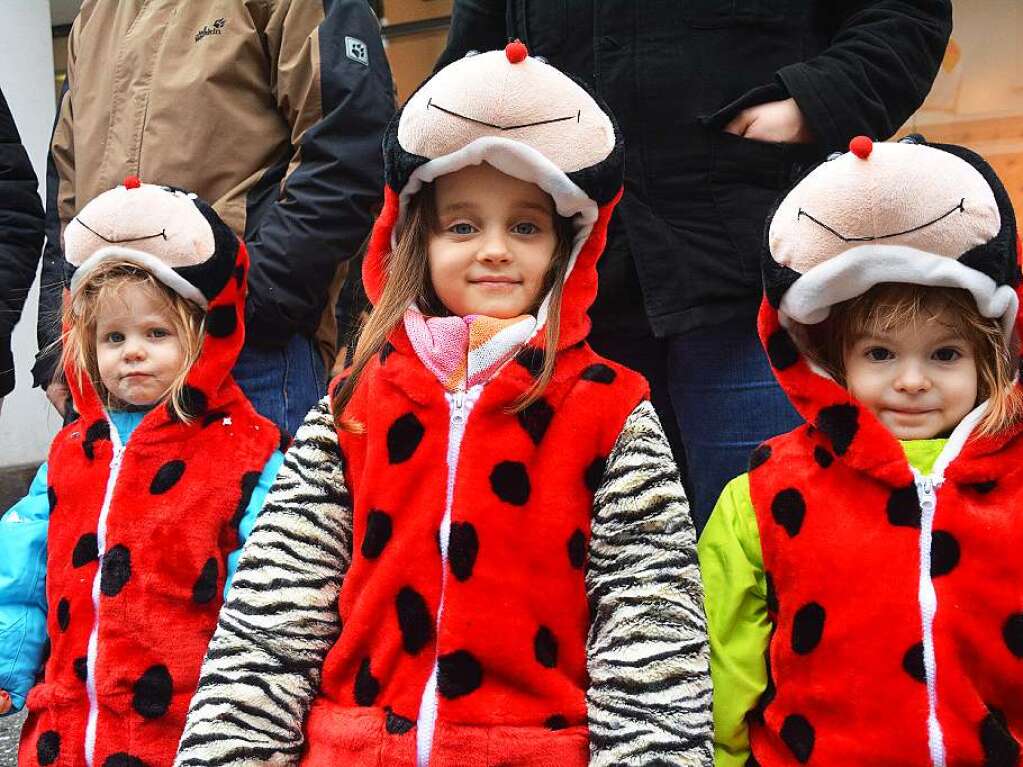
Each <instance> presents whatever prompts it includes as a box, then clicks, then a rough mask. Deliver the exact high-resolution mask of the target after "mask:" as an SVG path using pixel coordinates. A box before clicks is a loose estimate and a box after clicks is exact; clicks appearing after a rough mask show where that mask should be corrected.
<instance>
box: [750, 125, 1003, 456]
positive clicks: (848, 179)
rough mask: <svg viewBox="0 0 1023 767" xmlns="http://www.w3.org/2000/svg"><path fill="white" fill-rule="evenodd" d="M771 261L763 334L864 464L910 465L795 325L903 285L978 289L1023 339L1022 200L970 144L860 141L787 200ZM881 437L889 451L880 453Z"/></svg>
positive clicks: (779, 363)
mask: <svg viewBox="0 0 1023 767" xmlns="http://www.w3.org/2000/svg"><path fill="white" fill-rule="evenodd" d="M762 266H763V272H764V285H765V300H764V303H763V304H762V306H761V310H760V319H759V331H760V337H761V341H762V342H763V344H764V347H765V349H766V350H767V354H768V357H769V358H770V361H771V365H772V367H773V369H774V372H775V375H776V377H777V378H778V381H779V382H780V384H781V386H782V388H784V389H785V391H786V393H787V395H788V396H789V399H790V400H791V401H792V403H793V405H795V407H796V408H797V410H799V412H800V414H801V415H802V416H803V418H804V419H805V420H806V421H807V422H808V423H810V424H813V425H815V426H816V427H817V428H820V429H821V431H823V432H824V433H825V434H826V435H827V436H828V437H829V438H830V439H831V442H832V446H833V448H834V452H835V453H836V455H842V454H845V453H846V452H847V451H848V452H850V453H856V452H857V445H858V444H860V443H862V445H872V446H873V447H870V448H869V449H867V448H864V447H862V446H861V448H860V450H859V452H860V453H862V454H861V455H860V456H859V458H860V459H861V460H862V462H863V463H866V464H870V463H883V462H885V461H887V460H890V459H893V457H894V456H896V454H897V458H898V462H899V463H900V464H903V463H904V460H903V458H902V454H901V450H900V449H899V448H898V445H897V444H896V443H895V441H894V439H893V438H892V437H891V436H890V435H888V433H887V431H886V430H885V429H884V427H883V426H882V425H881V424H880V422H879V421H877V419H876V418H874V416H873V415H872V414H871V413H869V412H868V411H866V410H865V409H862V408H860V407H859V406H858V405H857V403H856V401H855V400H853V399H852V398H851V396H850V395H849V393H848V392H847V391H846V390H845V389H843V388H842V387H841V386H839V385H838V384H837V383H836V382H835V381H834V380H832V379H831V378H830V377H829V376H827V375H826V374H825V373H823V372H822V371H820V370H819V369H817V368H816V366H815V365H813V364H812V363H810V362H809V361H808V359H807V358H806V357H805V356H804V355H803V352H802V350H801V349H800V348H799V346H798V344H797V343H796V342H795V341H794V340H793V337H792V336H791V335H790V334H789V332H788V328H790V327H791V326H792V323H794V322H795V323H801V324H806V325H813V324H816V323H818V322H821V321H823V320H825V319H826V318H827V317H828V315H829V313H830V311H831V307H833V306H834V305H835V304H837V303H840V302H842V301H846V300H848V299H851V298H854V297H856V296H858V295H861V294H862V293H864V292H866V291H867V290H869V289H870V288H871V287H873V286H874V285H877V284H879V283H883V282H902V283H912V284H918V285H929V286H944V287H955V288H963V289H965V290H968V291H969V292H970V293H971V294H972V295H973V297H974V299H975V300H976V302H977V307H978V309H979V310H980V312H981V314H983V315H984V316H985V317H990V318H997V319H999V320H1000V321H1001V323H1002V327H1003V330H1004V332H1005V336H1006V340H1007V341H1008V340H1009V339H1010V338H1011V337H1012V336H1013V335H1014V334H1015V335H1016V336H1017V337H1018V336H1019V335H1020V327H1021V324H1020V322H1021V320H1020V313H1019V308H1020V303H1021V302H1020V267H1019V253H1018V239H1017V233H1016V220H1015V215H1014V213H1013V210H1012V205H1011V203H1010V201H1009V196H1008V194H1007V192H1006V191H1005V187H1004V186H1003V185H1002V183H1001V181H1000V180H999V179H998V177H997V175H996V174H995V172H994V170H992V168H991V166H990V165H988V164H987V163H986V162H985V161H984V160H983V159H982V158H981V157H980V156H979V155H977V154H975V153H974V152H971V151H970V150H968V149H965V148H963V147H960V146H953V145H943V144H929V143H927V142H926V141H925V140H924V139H923V138H922V137H919V136H912V137H909V138H907V139H903V140H902V141H900V142H897V143H874V142H872V141H871V140H870V139H868V138H866V137H862V136H861V137H857V138H856V139H853V141H852V142H851V144H850V150H849V151H848V152H846V153H843V154H840V155H833V156H832V158H830V159H829V160H828V161H826V162H824V163H821V164H820V165H818V166H817V167H815V168H814V169H812V170H811V171H810V172H809V173H807V174H806V175H805V176H804V177H803V178H802V179H801V180H800V181H799V182H797V183H796V185H795V186H794V187H793V188H792V189H791V190H790V191H789V192H788V193H786V194H785V196H784V197H782V199H781V200H780V201H779V203H778V204H777V207H776V208H775V210H774V211H773V212H772V214H771V215H770V217H769V219H768V225H767V229H766V235H765V244H764V249H763V256H762ZM1017 385H1018V384H1017ZM863 434H870V435H873V437H872V438H871V439H866V440H861V439H860V437H861V435H863ZM877 440H881V442H878V441H877ZM882 443H883V444H885V445H887V446H888V448H887V449H886V450H880V449H878V448H877V446H878V445H879V444H882ZM892 449H894V450H895V451H896V453H892ZM868 453H869V454H868Z"/></svg>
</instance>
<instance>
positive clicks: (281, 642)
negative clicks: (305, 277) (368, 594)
mask: <svg viewBox="0 0 1023 767" xmlns="http://www.w3.org/2000/svg"><path fill="white" fill-rule="evenodd" d="M351 540H352V511H351V503H350V499H349V496H348V493H347V490H346V486H345V481H344V475H343V471H342V458H341V452H340V450H339V448H338V441H337V433H336V432H335V430H334V426H333V423H332V421H331V414H330V403H329V399H328V398H324V399H323V400H321V401H320V402H319V403H318V404H317V405H316V407H314V408H313V409H312V410H311V411H310V413H309V415H308V416H307V417H306V420H305V423H304V424H303V425H302V427H301V428H300V429H299V431H298V434H297V435H296V439H295V442H294V444H293V445H292V446H291V449H290V450H288V453H287V455H286V456H285V459H284V466H283V467H282V469H281V472H280V474H279V475H278V477H277V481H276V483H274V486H273V488H272V489H271V491H270V494H269V495H268V496H267V500H266V504H265V506H264V507H263V510H262V512H261V513H260V515H259V517H258V519H257V521H256V525H255V527H254V528H253V530H252V534H251V535H250V536H249V539H248V541H247V542H246V544H245V548H244V549H243V551H242V556H241V560H240V561H239V563H238V571H237V573H236V575H235V578H234V581H233V583H232V586H231V590H230V593H229V595H228V600H227V602H226V604H225V605H224V608H223V610H222V611H221V613H220V620H219V623H218V625H217V630H216V633H215V634H214V635H213V639H212V641H211V642H210V646H209V649H208V651H207V653H206V660H205V661H204V663H203V667H202V673H201V676H200V679H199V688H198V690H197V691H196V693H195V696H194V697H193V698H192V703H191V707H190V709H189V713H188V721H187V723H186V726H185V731H184V733H183V734H182V737H181V744H180V746H179V751H178V756H177V760H176V762H175V764H176V765H179V766H180V767H193V766H196V767H197V766H199V765H202V766H203V767H212V766H213V765H217V766H218V767H219V765H243V764H246V765H247V764H261V765H289V764H293V763H296V762H297V761H298V759H299V757H300V755H301V753H302V747H303V735H302V729H303V724H304V721H305V717H306V714H307V713H308V710H309V706H310V705H311V703H312V701H313V698H314V697H315V696H316V693H317V691H318V690H319V685H320V673H321V669H322V665H323V660H324V657H325V656H326V654H327V652H328V651H329V650H330V648H331V647H332V646H333V644H334V642H335V641H336V639H337V637H338V634H339V632H340V625H339V620H338V611H337V597H338V591H339V590H340V588H341V582H342V580H343V579H344V575H345V573H346V572H347V570H348V566H349V564H350V563H351Z"/></svg>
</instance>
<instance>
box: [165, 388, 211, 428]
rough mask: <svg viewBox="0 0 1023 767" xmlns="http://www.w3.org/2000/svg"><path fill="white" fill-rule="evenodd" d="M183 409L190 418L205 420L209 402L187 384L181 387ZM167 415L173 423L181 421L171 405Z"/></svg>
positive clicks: (168, 406)
mask: <svg viewBox="0 0 1023 767" xmlns="http://www.w3.org/2000/svg"><path fill="white" fill-rule="evenodd" d="M181 407H182V409H183V410H184V411H185V414H186V415H187V416H188V417H189V418H203V417H204V416H205V415H206V411H207V410H209V400H207V398H206V395H205V394H203V393H202V392H201V391H200V390H199V389H196V388H195V387H194V386H189V385H187V384H186V385H185V386H183V387H181ZM167 415H168V417H169V418H170V420H171V422H172V423H177V422H178V421H179V420H180V419H179V418H178V416H177V414H176V413H175V412H174V410H173V408H171V407H170V403H168V404H167Z"/></svg>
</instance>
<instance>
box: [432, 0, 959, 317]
mask: <svg viewBox="0 0 1023 767" xmlns="http://www.w3.org/2000/svg"><path fill="white" fill-rule="evenodd" d="M951 29H952V4H951V2H950V0H874V2H869V1H868V0H455V4H454V11H453V15H452V24H451V31H450V34H449V38H448V45H447V49H446V50H445V51H444V53H443V55H442V57H441V60H440V61H439V62H438V66H441V65H443V64H445V63H447V62H449V61H452V60H453V59H455V58H458V57H460V56H462V55H464V54H465V52H466V51H468V50H471V49H477V50H487V49H492V48H498V47H501V46H503V45H504V44H505V43H506V42H507V40H508V39H509V38H515V37H518V38H520V39H521V40H522V41H523V42H525V43H526V44H527V46H528V47H529V49H530V52H531V53H532V54H534V55H540V56H544V57H545V58H547V60H548V61H550V62H551V63H552V64H554V65H555V66H557V67H559V68H561V69H564V70H566V71H568V72H570V73H572V74H573V75H575V76H577V77H580V78H583V79H586V80H588V81H590V82H592V83H593V84H594V86H595V89H596V91H597V93H599V94H600V95H601V96H602V97H603V98H604V99H605V100H606V101H607V102H608V104H609V105H610V107H611V109H612V110H613V111H614V113H615V115H616V116H617V118H618V121H619V123H620V124H621V127H622V131H623V133H624V136H625V147H626V187H625V189H626V192H625V196H624V198H623V200H622V204H621V205H620V206H619V208H618V211H619V221H618V227H617V232H612V242H611V243H610V244H609V248H608V254H609V255H611V254H613V253H616V252H621V253H623V254H624V256H623V257H624V258H628V253H629V251H631V253H632V258H633V259H634V261H635V269H636V272H638V277H639V284H640V285H641V286H642V299H643V303H644V304H645V308H646V314H647V317H648V318H649V321H650V325H651V326H652V328H653V330H654V332H655V333H656V334H657V335H666V334H672V333H681V332H685V331H687V330H690V329H693V328H696V327H700V326H704V325H709V324H714V323H717V322H722V321H725V320H729V319H733V318H735V317H738V316H742V315H748V316H749V317H750V318H751V321H752V317H753V315H754V313H755V311H756V307H757V304H758V302H759V298H760V295H761V280H760V266H759V263H760V261H759V253H760V246H761V239H762V234H763V228H764V221H765V218H766V215H767V212H768V209H769V207H770V205H771V203H772V202H773V201H774V199H775V198H776V197H777V195H778V193H779V192H780V191H782V190H783V189H785V188H786V187H787V186H788V185H789V184H790V183H791V181H793V180H794V178H795V177H796V176H797V175H798V174H799V172H800V170H801V169H802V168H804V167H806V166H807V165H809V164H810V163H812V162H815V161H817V160H819V159H822V158H823V157H824V156H825V155H826V154H827V153H828V152H831V151H835V150H839V149H844V148H845V147H846V146H847V145H848V142H849V140H850V139H851V138H852V137H854V136H856V135H859V134H864V135H868V136H871V137H873V138H875V139H878V140H880V139H887V138H889V137H891V136H892V135H893V134H894V133H895V131H896V130H898V128H899V127H900V126H901V125H902V123H903V122H905V120H906V119H907V118H908V117H909V116H910V115H911V114H912V113H913V112H914V111H915V110H916V109H917V107H919V106H920V104H921V103H922V102H923V100H924V97H925V96H926V95H927V92H928V91H929V90H930V87H931V83H932V81H933V78H934V76H935V74H936V73H937V70H938V66H939V64H940V63H941V59H942V56H943V54H944V50H945V46H946V44H947V42H948V37H949V35H950V33H951ZM790 96H791V97H792V98H794V99H795V100H796V102H797V103H798V104H799V107H800V109H801V110H802V111H803V114H804V116H805V118H806V120H807V123H808V125H809V127H810V129H811V131H812V132H813V135H814V136H815V137H816V139H817V141H816V143H815V144H813V145H806V146H797V145H791V144H789V145H783V144H768V143H764V142H760V141H753V140H750V139H744V138H739V137H736V136H733V135H730V134H725V133H723V132H721V130H720V129H721V128H722V127H723V126H724V125H725V124H726V123H727V122H728V121H729V120H730V119H731V118H732V117H733V116H734V115H736V114H737V113H738V112H739V111H741V110H742V109H743V108H745V107H747V106H752V105H754V104H760V103H764V102H768V101H775V100H780V99H785V98H788V97H790ZM616 237H617V238H619V239H620V240H624V242H620V245H619V247H616V245H615V238H616ZM604 262H605V263H604V264H603V270H602V274H601V281H602V285H601V295H600V297H599V298H598V305H597V306H595V307H594V311H593V312H592V314H593V317H594V320H595V325H596V328H597V329H598V330H599V329H600V328H601V324H602V323H604V324H607V325H611V326H613V325H615V324H616V323H617V324H622V323H624V324H628V321H627V320H626V319H624V318H625V317H626V316H627V315H628V314H630V309H632V308H633V306H638V305H639V301H638V300H637V299H638V296H634V295H630V294H629V291H628V290H627V289H623V288H622V286H621V285H620V284H616V283H618V282H619V280H617V277H618V276H620V275H622V274H624V273H625V272H626V271H627V270H626V269H624V268H623V266H622V265H621V264H620V263H619V264H615V262H614V258H613V257H612V258H605V259H604ZM607 272H611V273H612V275H613V276H612V277H611V280H610V281H609V282H607V283H605V277H607V276H609V275H608V274H607ZM626 282H628V280H626ZM632 314H635V312H634V311H633V312H632Z"/></svg>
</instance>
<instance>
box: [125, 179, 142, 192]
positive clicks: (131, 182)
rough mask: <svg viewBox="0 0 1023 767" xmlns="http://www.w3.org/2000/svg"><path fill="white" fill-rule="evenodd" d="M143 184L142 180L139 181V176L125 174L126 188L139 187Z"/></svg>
mask: <svg viewBox="0 0 1023 767" xmlns="http://www.w3.org/2000/svg"><path fill="white" fill-rule="evenodd" d="M140 186H142V182H141V181H139V177H138V176H125V177H124V188H125V189H138V188H139V187H140Z"/></svg>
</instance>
